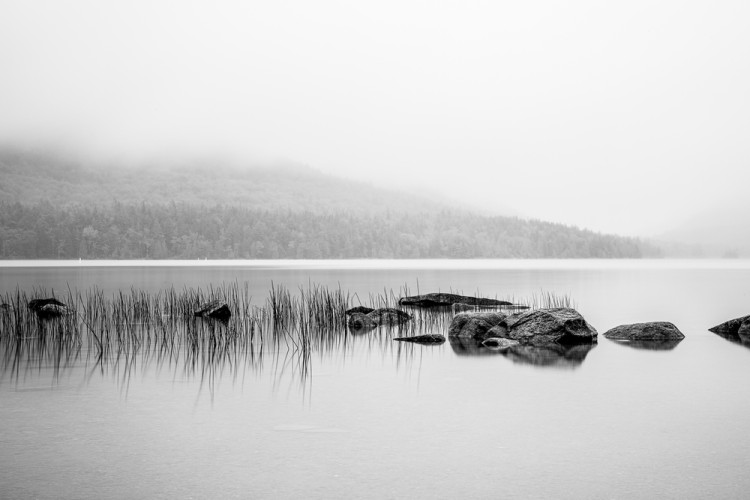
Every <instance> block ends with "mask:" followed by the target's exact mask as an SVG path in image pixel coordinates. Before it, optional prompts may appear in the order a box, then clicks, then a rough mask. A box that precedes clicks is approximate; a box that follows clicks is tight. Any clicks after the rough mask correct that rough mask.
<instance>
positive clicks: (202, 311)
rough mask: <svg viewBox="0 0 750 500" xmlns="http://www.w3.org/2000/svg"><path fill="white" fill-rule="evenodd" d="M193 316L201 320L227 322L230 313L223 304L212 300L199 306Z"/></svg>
mask: <svg viewBox="0 0 750 500" xmlns="http://www.w3.org/2000/svg"><path fill="white" fill-rule="evenodd" d="M193 315H194V316H200V317H202V318H213V319H218V320H221V321H227V320H228V319H229V318H230V317H231V316H232V312H231V311H230V310H229V306H228V305H227V304H226V303H225V302H221V301H220V300H212V301H211V302H206V303H205V304H203V305H201V306H200V307H199V308H198V309H197V310H196V311H195V313H194V314H193Z"/></svg>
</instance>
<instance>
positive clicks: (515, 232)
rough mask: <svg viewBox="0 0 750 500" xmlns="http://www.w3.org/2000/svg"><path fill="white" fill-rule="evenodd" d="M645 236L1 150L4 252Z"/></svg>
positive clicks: (474, 247) (469, 250)
mask: <svg viewBox="0 0 750 500" xmlns="http://www.w3.org/2000/svg"><path fill="white" fill-rule="evenodd" d="M657 253H658V251H657V250H656V249H655V248H653V247H651V246H649V245H646V244H644V243H643V242H641V241H639V240H636V239H632V238H623V237H618V236H612V235H602V234H598V233H594V232H591V231H585V230H581V229H578V228H573V227H569V226H563V225H560V224H552V223H546V222H541V221H535V220H524V219H519V218H515V217H489V216H483V215H477V214H472V213H469V212H467V211H458V210H455V209H454V210H450V209H447V208H445V205H443V204H441V203H440V202H439V201H431V200H426V199H421V198H418V197H412V196H409V195H407V194H405V193H398V192H391V191H387V190H382V189H375V188H372V187H370V186H367V185H365V184H360V183H355V182H350V181H345V180H340V179H335V178H332V177H329V176H325V175H322V174H320V173H318V172H316V171H314V170H312V169H309V168H304V167H289V166H283V167H276V168H274V169H271V168H255V169H237V168H229V167H223V166H221V165H213V166H211V165H205V164H204V165H202V166H201V165H191V166H188V167H185V166H182V167H181V168H169V167H163V166H160V167H157V168H154V167H141V168H135V169H134V168H130V169H127V168H113V167H111V166H110V167H109V168H108V170H106V171H105V170H102V169H101V168H99V167H97V166H94V165H80V164H77V163H73V162H63V161H60V160H57V159H52V158H50V157H49V156H44V155H33V154H27V153H18V152H13V151H4V152H1V151H0V258H4V259H42V258H45V259H48V258H49V259H77V258H84V259H105V258H108V259H144V258H145V259H168V258H181V259H195V258H201V259H202V258H213V259H222V258H247V259H255V258H260V259H275V258H510V257H527V258H536V257H562V258H571V257H582V258H585V257H600V258H604V257H614V258H620V257H628V258H637V257H642V256H652V255H656V254H657Z"/></svg>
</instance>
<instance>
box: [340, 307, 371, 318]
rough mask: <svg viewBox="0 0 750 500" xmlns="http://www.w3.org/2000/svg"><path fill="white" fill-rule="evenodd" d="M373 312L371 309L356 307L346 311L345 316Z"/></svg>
mask: <svg viewBox="0 0 750 500" xmlns="http://www.w3.org/2000/svg"><path fill="white" fill-rule="evenodd" d="M374 310H375V309H373V308H372V307H365V306H356V307H352V308H351V309H347V310H346V315H347V316H350V315H352V314H354V313H362V314H367V313H371V312H372V311H374Z"/></svg>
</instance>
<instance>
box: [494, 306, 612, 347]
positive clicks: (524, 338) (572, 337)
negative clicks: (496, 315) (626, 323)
mask: <svg viewBox="0 0 750 500" xmlns="http://www.w3.org/2000/svg"><path fill="white" fill-rule="evenodd" d="M487 333H488V336H490V337H501V338H507V339H512V340H517V341H519V342H520V343H522V344H534V345H542V344H563V345H573V344H592V343H596V337H597V335H598V334H597V332H596V330H595V329H594V327H592V326H591V325H589V324H588V323H587V322H586V320H585V319H583V316H581V314H580V313H579V312H578V311H576V310H575V309H570V308H567V307H560V308H553V309H536V310H533V311H526V312H523V313H519V314H513V315H511V316H507V317H506V318H505V319H504V320H503V321H501V322H500V323H499V324H498V325H496V326H493V327H492V328H491V329H490V330H489V332H487Z"/></svg>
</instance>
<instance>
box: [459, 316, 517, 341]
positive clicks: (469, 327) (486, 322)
mask: <svg viewBox="0 0 750 500" xmlns="http://www.w3.org/2000/svg"><path fill="white" fill-rule="evenodd" d="M505 318H507V315H506V314H503V313H499V312H462V313H458V314H456V315H455V316H453V320H452V321H451V324H450V327H449V328H448V336H449V337H463V338H472V339H478V340H480V341H481V340H484V339H485V338H487V337H495V336H497V335H488V333H487V332H489V331H490V329H491V328H492V327H494V326H496V325H499V324H501V323H502V322H503V321H504V320H505Z"/></svg>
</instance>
